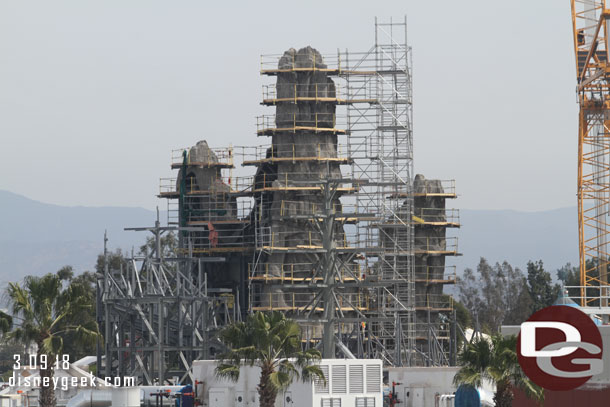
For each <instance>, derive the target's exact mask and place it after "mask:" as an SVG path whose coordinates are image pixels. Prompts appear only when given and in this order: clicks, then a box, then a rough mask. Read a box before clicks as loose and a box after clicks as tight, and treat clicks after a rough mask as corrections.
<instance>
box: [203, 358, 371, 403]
mask: <svg viewBox="0 0 610 407" xmlns="http://www.w3.org/2000/svg"><path fill="white" fill-rule="evenodd" d="M215 368H216V361H213V360H198V361H195V362H194V363H193V377H194V379H195V380H197V382H198V384H197V388H196V390H197V397H198V398H199V401H200V402H201V403H202V404H203V405H204V406H206V407H246V406H247V407H258V406H259V403H258V391H257V386H258V383H259V378H260V368H258V367H256V366H254V367H250V366H243V367H242V368H241V371H240V375H239V380H238V381H237V382H232V381H230V380H227V379H220V378H218V377H217V376H216V374H215V371H214V370H215ZM320 369H321V370H322V371H323V372H324V375H325V376H326V385H324V383H323V382H321V381H317V380H316V381H314V382H313V383H303V382H301V381H295V382H294V383H293V384H292V385H290V387H288V388H287V389H286V390H285V391H283V392H281V393H280V394H278V397H277V400H276V404H275V405H276V407H308V406H312V407H383V393H382V380H383V375H382V364H381V360H376V359H323V360H321V361H320Z"/></svg>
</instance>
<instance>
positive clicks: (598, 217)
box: [571, 0, 610, 306]
mask: <svg viewBox="0 0 610 407" xmlns="http://www.w3.org/2000/svg"><path fill="white" fill-rule="evenodd" d="M571 4H572V22H573V28H574V51H575V55H576V74H577V93H578V102H579V105H580V113H579V130H578V190H577V193H578V229H579V253H580V282H581V286H582V288H581V295H580V298H581V305H583V306H587V305H590V303H591V302H592V301H594V299H592V298H590V296H588V295H587V287H598V288H599V290H598V293H599V297H598V298H597V300H598V301H601V303H602V306H607V305H608V293H609V292H608V266H609V264H608V262H609V253H608V243H609V242H608V235H609V234H610V225H609V224H608V215H609V210H610V183H609V182H610V179H609V171H610V160H609V155H610V140H609V136H610V114H609V113H610V90H609V86H608V85H609V74H610V66H609V65H608V49H609V48H608V22H607V19H608V18H610V12H609V11H608V10H607V9H606V2H605V0H572V1H571Z"/></svg>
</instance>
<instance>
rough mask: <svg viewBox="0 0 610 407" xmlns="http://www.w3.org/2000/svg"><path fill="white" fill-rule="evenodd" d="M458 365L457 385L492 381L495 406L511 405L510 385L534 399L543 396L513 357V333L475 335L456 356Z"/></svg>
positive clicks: (505, 406)
mask: <svg viewBox="0 0 610 407" xmlns="http://www.w3.org/2000/svg"><path fill="white" fill-rule="evenodd" d="M458 364H459V365H460V366H461V368H460V370H459V371H458V372H457V374H456V375H455V377H454V378H453V383H454V384H455V385H457V386H459V385H467V386H472V387H480V386H481V383H482V381H483V380H484V379H486V380H489V381H491V382H492V383H494V384H495V385H496V393H495V395H494V401H495V403H496V407H511V405H512V401H513V396H514V395H513V388H519V389H521V390H522V391H523V392H525V394H526V395H527V396H528V397H529V398H531V399H533V400H536V401H538V402H541V401H543V400H544V390H543V389H542V388H541V387H539V386H537V385H536V384H535V383H533V382H532V381H531V380H530V379H529V378H528V377H527V376H525V374H524V373H523V371H522V370H521V366H519V360H518V358H517V337H516V336H508V337H505V336H502V335H500V334H496V335H493V336H492V337H491V338H489V339H488V338H484V337H482V336H478V337H476V338H475V339H474V340H473V341H472V342H470V343H467V344H466V345H465V346H464V348H463V349H462V352H461V353H460V354H459V356H458Z"/></svg>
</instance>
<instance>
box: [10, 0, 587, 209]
mask: <svg viewBox="0 0 610 407" xmlns="http://www.w3.org/2000/svg"><path fill="white" fill-rule="evenodd" d="M405 14H406V15H407V18H408V24H409V28H408V35H409V43H410V45H411V47H412V48H413V66H414V70H413V72H414V75H413V80H414V83H413V87H414V95H413V97H414V147H415V159H414V165H415V172H416V173H422V174H425V175H426V177H427V178H440V179H455V180H456V187H457V192H458V194H459V195H460V197H459V199H458V201H456V202H454V206H456V207H458V208H468V209H514V210H523V211H538V210H547V209H553V208H559V207H567V206H574V205H575V204H576V170H577V127H578V126H577V125H578V121H577V119H578V116H577V113H578V111H577V109H578V107H577V103H576V94H575V66H574V65H575V64H574V50H573V40H572V26H571V24H572V23H571V16H570V3H569V2H568V1H567V0H565V1H557V0H536V1H532V0H511V1H501V2H500V1H497V2H495V1H494V2H492V1H489V0H463V1H448V0H438V1H429V0H428V1H424V0H418V1H413V0H401V1H375V2H370V1H359V0H352V1H336V0H335V1H318V0H310V1H307V2H292V1H256V2H254V1H224V2H207V1H200V0H199V1H189V0H180V1H167V0H165V1H157V0H131V1H128V2H127V1H118V0H104V1H101V0H98V1H82V0H73V1H65V0H55V1H52V2H50V1H27V2H25V1H8V0H2V1H0V174H2V175H1V176H0V189H4V190H8V191H11V192H14V193H18V194H22V195H25V196H27V197H29V198H32V199H36V200H39V201H43V202H48V203H54V204H59V205H69V206H77V205H83V206H139V207H144V208H149V209H152V208H154V207H155V206H157V205H159V206H160V207H161V208H165V202H164V201H161V200H159V199H157V198H156V196H155V195H156V194H157V193H158V191H159V178H160V177H166V176H171V170H170V168H169V162H170V157H171V150H173V149H177V148H182V147H186V146H190V145H193V144H195V143H196V142H197V141H198V140H201V139H207V140H208V142H209V144H210V145H211V146H213V147H221V146H226V145H228V144H229V143H232V144H233V145H250V144H264V143H265V142H266V140H262V139H261V138H257V137H256V133H255V130H256V126H255V124H256V120H255V117H256V116H257V115H260V114H271V113H272V108H269V107H267V108H265V107H262V106H260V104H259V103H260V100H261V97H262V91H261V88H262V85H264V84H268V83H269V79H268V78H265V77H262V76H260V74H259V69H260V55H261V54H277V53H282V52H283V51H284V50H286V49H288V48H291V47H294V48H300V47H304V46H307V45H311V46H313V47H314V48H317V49H319V50H320V51H321V52H322V53H323V54H333V53H334V54H336V51H337V48H341V49H345V48H347V49H349V50H353V51H366V50H368V49H369V48H370V46H371V45H372V44H373V42H374V17H375V16H378V17H379V18H380V19H386V18H389V17H395V18H402V16H404V15H405Z"/></svg>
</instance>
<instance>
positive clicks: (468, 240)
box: [0, 191, 578, 283]
mask: <svg viewBox="0 0 610 407" xmlns="http://www.w3.org/2000/svg"><path fill="white" fill-rule="evenodd" d="M165 216H166V214H165V213H164V212H163V213H162V214H161V219H162V223H165V222H164V221H165ZM155 218H156V213H155V212H154V211H151V210H148V209H143V208H127V207H82V206H73V207H66V206H58V205H52V204H46V203H42V202H37V201H33V200H31V199H28V198H26V197H24V196H21V195H17V194H14V193H11V192H7V191H0V282H1V283H6V282H7V281H16V280H19V279H21V278H22V277H23V276H25V275H28V274H35V275H41V274H44V273H46V272H54V271H56V270H58V269H59V268H61V267H62V266H64V265H72V266H73V267H74V268H75V270H76V271H79V272H80V271H84V270H92V269H93V266H94V264H95V260H96V258H97V255H98V254H99V253H101V252H102V250H103V235H104V230H107V231H108V238H109V248H111V249H114V248H117V247H120V248H122V249H125V250H130V249H131V248H132V247H136V248H137V247H138V246H139V245H141V244H142V243H143V241H144V239H145V236H146V235H145V234H144V232H129V231H124V230H123V228H125V227H134V226H149V225H152V224H153V223H154V221H155ZM461 223H462V227H461V228H460V229H458V230H454V231H452V233H453V234H455V235H456V236H458V238H459V251H460V252H462V253H463V254H464V255H463V256H460V257H457V258H454V259H449V261H448V264H455V265H457V269H458V271H461V270H463V269H464V268H465V267H471V268H476V265H477V263H478V261H479V257H481V256H483V257H485V258H487V260H489V261H490V262H492V263H495V262H502V261H504V260H507V261H508V262H509V263H511V264H512V265H513V266H516V267H520V268H521V269H525V266H526V264H527V261H528V260H538V259H541V260H543V261H544V263H545V265H546V266H547V270H550V271H553V277H555V274H554V271H555V269H557V268H559V267H561V266H562V265H564V264H565V263H567V262H572V263H573V264H576V263H577V261H578V247H577V243H578V237H577V230H578V225H577V217H576V209H575V208H564V209H556V210H549V211H543V212H517V211H510V210H501V211H496V210H462V211H461Z"/></svg>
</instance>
